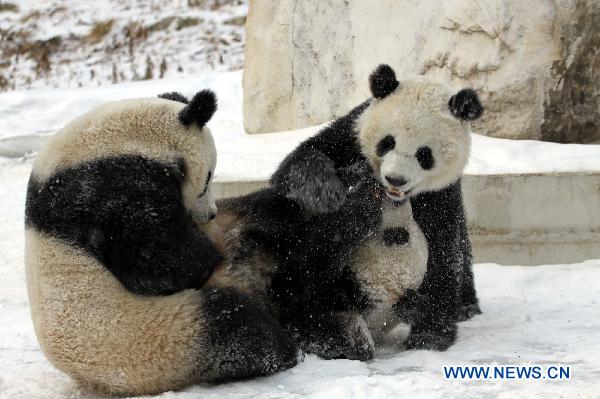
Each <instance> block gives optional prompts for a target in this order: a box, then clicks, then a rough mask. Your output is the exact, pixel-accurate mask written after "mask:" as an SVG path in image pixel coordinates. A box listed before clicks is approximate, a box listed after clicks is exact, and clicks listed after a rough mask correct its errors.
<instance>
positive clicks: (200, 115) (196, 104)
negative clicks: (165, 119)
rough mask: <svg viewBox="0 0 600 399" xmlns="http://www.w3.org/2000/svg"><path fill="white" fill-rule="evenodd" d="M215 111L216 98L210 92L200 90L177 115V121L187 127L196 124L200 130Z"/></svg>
mask: <svg viewBox="0 0 600 399" xmlns="http://www.w3.org/2000/svg"><path fill="white" fill-rule="evenodd" d="M216 110H217V96H216V95H215V93H213V92H212V91H210V90H202V91H199V92H198V93H196V94H194V97H192V100H191V101H190V102H189V103H188V105H186V106H185V108H184V109H182V110H181V112H180V113H179V120H180V121H181V123H183V124H184V125H186V126H188V125H189V124H191V123H192V122H196V124H197V125H198V127H200V128H202V127H204V125H206V122H208V121H209V120H210V118H212V116H213V114H214V113H215V111H216Z"/></svg>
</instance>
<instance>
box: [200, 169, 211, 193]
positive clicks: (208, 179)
mask: <svg viewBox="0 0 600 399" xmlns="http://www.w3.org/2000/svg"><path fill="white" fill-rule="evenodd" d="M211 177H212V170H211V171H209V172H208V175H207V176H206V181H205V182H204V190H202V192H201V193H200V194H199V195H198V198H200V197H203V196H204V194H206V192H207V191H208V183H210V178H211Z"/></svg>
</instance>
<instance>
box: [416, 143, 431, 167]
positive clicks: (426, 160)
mask: <svg viewBox="0 0 600 399" xmlns="http://www.w3.org/2000/svg"><path fill="white" fill-rule="evenodd" d="M415 157H416V158H417V162H419V165H421V167H422V168H423V169H425V170H430V169H431V168H433V166H434V165H435V159H434V158H433V154H432V153H431V148H429V147H427V146H424V147H419V149H418V150H417V152H416V154H415Z"/></svg>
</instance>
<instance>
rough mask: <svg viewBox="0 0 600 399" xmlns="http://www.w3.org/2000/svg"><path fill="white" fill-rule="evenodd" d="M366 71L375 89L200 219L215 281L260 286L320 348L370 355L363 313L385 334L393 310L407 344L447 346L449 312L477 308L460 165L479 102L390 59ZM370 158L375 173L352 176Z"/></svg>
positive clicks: (452, 331)
mask: <svg viewBox="0 0 600 399" xmlns="http://www.w3.org/2000/svg"><path fill="white" fill-rule="evenodd" d="M370 83H371V91H372V94H373V97H374V98H373V99H370V100H368V101H366V102H365V103H363V104H361V105H359V106H358V107H356V108H355V109H354V110H352V111H351V112H350V113H349V114H348V115H346V116H344V117H342V118H340V119H338V120H336V121H334V122H333V123H332V124H331V125H330V126H328V127H326V128H325V129H323V130H322V131H321V132H319V133H318V134H317V135H316V136H315V137H312V138H310V139H308V140H307V141H305V142H304V143H302V144H301V145H300V146H299V147H298V148H297V149H296V150H295V151H294V152H292V153H291V154H290V155H289V156H288V157H287V158H286V159H285V160H284V161H283V163H282V164H281V165H280V167H279V168H278V170H277V171H276V172H275V174H274V175H273V177H272V179H271V187H270V188H267V189H264V190H262V191H259V192H257V193H252V194H249V195H247V196H244V197H241V198H236V199H228V200H224V201H222V202H221V203H220V204H218V205H219V215H218V216H217V218H216V220H215V221H213V222H212V223H211V224H209V225H208V226H212V227H211V228H212V230H213V235H212V236H213V237H214V239H215V240H216V241H217V242H221V243H222V245H223V247H224V248H225V249H224V253H225V254H226V258H227V259H226V261H225V262H224V263H223V266H222V267H221V268H220V269H219V270H217V272H216V273H215V275H213V278H212V279H213V280H214V282H215V283H216V284H225V285H227V284H229V285H233V286H240V285H246V289H247V290H248V291H249V292H252V293H253V295H255V296H260V297H263V298H265V302H266V303H270V304H271V305H273V308H274V310H273V312H274V313H275V314H276V315H277V317H278V318H279V320H281V321H282V322H283V323H285V324H286V326H287V328H289V329H291V330H292V331H294V332H295V335H296V336H297V339H298V340H299V342H300V344H301V346H302V347H303V349H305V350H307V351H309V352H313V353H317V354H318V355H320V356H322V357H325V358H335V357H347V358H354V359H369V358H371V357H372V355H373V341H372V338H371V334H370V331H369V328H367V324H368V325H369V327H370V329H371V332H373V333H376V334H377V335H381V333H383V332H385V331H384V329H385V327H386V326H390V325H392V326H393V325H394V323H393V322H394V321H395V320H403V321H406V322H408V323H410V324H411V326H412V328H411V333H410V335H409V337H408V338H407V340H406V342H405V346H406V347H407V348H411V349H414V348H421V349H436V350H445V349H446V348H448V346H450V345H451V344H452V343H453V341H454V339H455V336H456V322H457V321H460V320H464V319H466V318H469V317H472V316H473V315H475V314H477V313H480V310H479V307H478V303H477V298H476V295H475V288H474V283H473V275H472V269H471V267H472V265H471V249H470V244H469V239H468V235H467V230H466V222H465V214H464V208H463V202H462V194H461V189H460V178H461V175H462V170H463V168H464V166H465V164H466V162H467V159H468V154H469V147H470V126H469V123H468V121H470V120H474V119H477V118H478V117H479V116H480V115H481V113H482V112H483V108H482V107H481V104H480V102H479V100H478V98H477V96H476V94H475V93H474V92H473V91H472V90H470V89H463V90H460V91H459V92H458V93H454V92H452V91H451V90H450V89H449V88H448V87H447V86H446V85H443V84H440V83H437V82H433V81H430V80H427V79H424V78H422V79H412V80H405V81H402V82H398V81H397V80H396V77H395V74H394V71H393V70H392V69H391V68H390V67H389V66H387V65H381V66H379V67H378V68H377V69H376V70H375V71H374V72H373V74H372V75H371V77H370ZM365 161H366V163H367V164H368V167H370V168H371V169H372V170H373V172H374V173H371V174H370V173H366V174H365V173H362V177H361V173H358V175H359V177H358V178H356V176H354V178H351V179H349V180H348V179H347V176H348V175H350V176H352V175H356V173H353V172H350V173H348V172H349V171H351V170H352V169H353V168H354V169H360V167H358V168H357V167H356V165H360V164H361V163H364V162H365ZM365 176H366V178H365ZM372 176H374V178H373V177H372ZM361 179H362V180H361ZM357 182H358V188H355V189H354V190H350V191H348V186H350V185H353V184H356V183H357ZM377 186H383V187H384V188H385V190H384V191H385V194H386V197H387V198H388V199H389V200H385V201H384V200H383V196H378V195H374V193H377V191H379V190H380V188H378V187H377ZM407 199H410V201H407ZM411 206H412V211H411ZM382 209H383V215H382V214H381V212H382ZM413 213H414V219H413ZM381 220H383V222H381ZM415 221H416V222H415ZM372 234H373V235H372ZM370 235H372V236H371V237H369V236H370ZM421 283H422V284H421ZM365 319H366V321H367V323H365Z"/></svg>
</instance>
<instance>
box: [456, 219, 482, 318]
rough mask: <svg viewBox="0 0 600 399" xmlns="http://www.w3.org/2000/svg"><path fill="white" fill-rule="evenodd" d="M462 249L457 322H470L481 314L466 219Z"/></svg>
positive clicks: (461, 229) (461, 228)
mask: <svg viewBox="0 0 600 399" xmlns="http://www.w3.org/2000/svg"><path fill="white" fill-rule="evenodd" d="M459 237H460V248H461V253H462V255H463V256H462V260H463V262H462V276H461V278H462V281H461V282H462V285H461V301H460V303H461V306H460V308H459V310H458V314H457V315H456V317H457V321H464V320H468V319H470V318H472V317H474V316H476V315H478V314H481V309H480V308H479V300H478V299H477V292H476V291H475V279H474V277H473V256H472V251H471V242H470V241H469V234H468V232H467V224H466V222H465V221H464V218H463V219H462V220H461V223H460V235H459Z"/></svg>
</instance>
